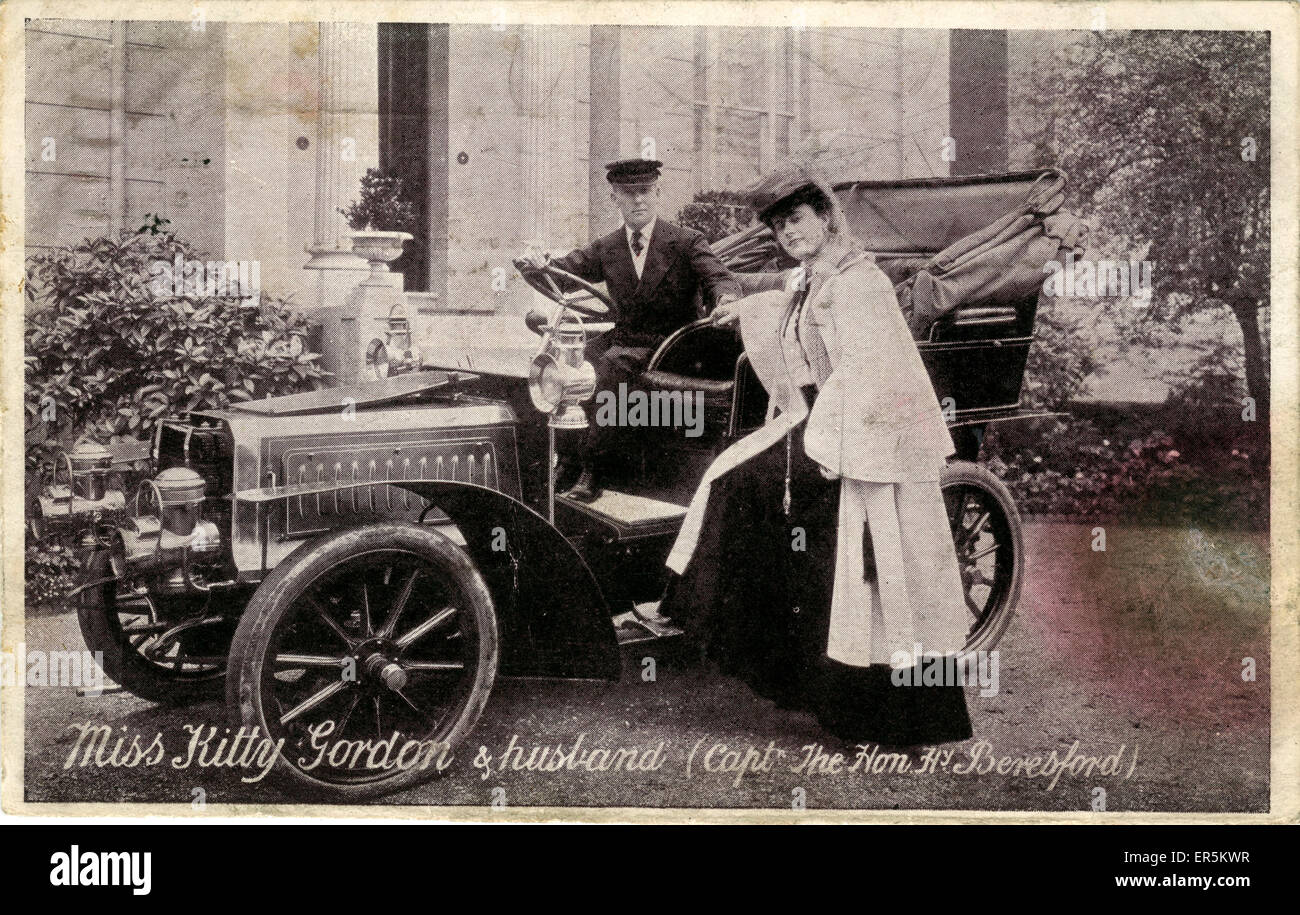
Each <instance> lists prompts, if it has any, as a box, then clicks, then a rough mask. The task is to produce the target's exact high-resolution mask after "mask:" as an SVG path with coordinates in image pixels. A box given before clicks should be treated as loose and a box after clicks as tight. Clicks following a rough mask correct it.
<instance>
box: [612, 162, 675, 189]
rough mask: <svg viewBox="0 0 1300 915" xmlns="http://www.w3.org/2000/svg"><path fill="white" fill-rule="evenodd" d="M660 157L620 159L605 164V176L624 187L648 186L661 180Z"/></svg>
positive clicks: (661, 166)
mask: <svg viewBox="0 0 1300 915" xmlns="http://www.w3.org/2000/svg"><path fill="white" fill-rule="evenodd" d="M663 166H664V164H663V163H662V162H660V161H659V160H658V159H620V160H618V161H617V162H611V163H609V164H608V165H606V166H605V178H606V179H608V181H609V183H610V184H617V185H620V186H622V187H648V186H649V185H652V184H654V183H655V182H656V181H658V180H659V169H661V168H663Z"/></svg>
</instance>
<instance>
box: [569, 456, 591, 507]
mask: <svg viewBox="0 0 1300 915" xmlns="http://www.w3.org/2000/svg"><path fill="white" fill-rule="evenodd" d="M599 496H600V487H599V486H597V485H596V474H595V473H594V472H593V471H592V468H591V465H589V464H584V465H583V467H582V473H580V474H578V482H576V483H574V484H573V488H572V489H570V490H569V491H568V492H566V493H564V497H565V498H566V499H573V500H574V501H575V502H595V501H596V499H597V498H599Z"/></svg>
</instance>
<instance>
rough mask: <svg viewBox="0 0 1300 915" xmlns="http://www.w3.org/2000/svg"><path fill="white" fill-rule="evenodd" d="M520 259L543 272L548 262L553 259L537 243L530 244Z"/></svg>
mask: <svg viewBox="0 0 1300 915" xmlns="http://www.w3.org/2000/svg"><path fill="white" fill-rule="evenodd" d="M519 259H520V260H521V261H525V262H527V263H528V264H531V265H532V266H533V267H534V268H535V269H537V270H541V269H542V268H543V267H545V266H546V264H547V262H548V261H549V260H550V259H551V256H550V255H549V254H547V253H546V251H545V250H544V249H543V248H542V246H541V245H539V244H537V242H531V241H530V242H528V245H527V247H525V248H524V253H523V254H521V255H520V256H519Z"/></svg>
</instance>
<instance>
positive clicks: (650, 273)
mask: <svg viewBox="0 0 1300 915" xmlns="http://www.w3.org/2000/svg"><path fill="white" fill-rule="evenodd" d="M671 232H672V230H671V229H669V228H668V225H667V224H666V223H663V222H657V223H655V230H654V234H653V235H651V236H650V250H649V251H647V252H646V255H645V269H643V270H642V271H641V281H640V282H639V283H637V287H636V294H637V295H638V296H647V295H650V294H651V293H652V292H654V291H655V287H656V286H658V285H659V281H660V280H662V279H663V278H664V274H666V273H667V272H668V255H669V253H670V252H669V248H670V247H671V244H672V239H671V238H670V237H669V233H671ZM624 247H626V246H624ZM627 258H628V264H629V265H631V263H632V253H631V252H630V251H629V252H627ZM632 273H633V275H634V276H635V275H636V270H635V269H633V271H632Z"/></svg>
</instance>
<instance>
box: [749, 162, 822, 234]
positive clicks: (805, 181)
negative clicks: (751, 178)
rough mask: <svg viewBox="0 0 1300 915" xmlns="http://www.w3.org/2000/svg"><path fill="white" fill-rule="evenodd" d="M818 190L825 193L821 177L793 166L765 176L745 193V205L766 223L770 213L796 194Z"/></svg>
mask: <svg viewBox="0 0 1300 915" xmlns="http://www.w3.org/2000/svg"><path fill="white" fill-rule="evenodd" d="M810 189H816V190H818V191H821V192H822V193H825V182H824V181H823V180H822V179H821V178H820V176H818V175H815V174H814V173H813V172H812V171H810V170H809V169H807V168H805V167H803V166H800V165H791V166H787V167H786V168H783V169H779V170H777V171H774V172H771V173H770V174H767V175H764V176H763V177H762V178H760V179H759V180H758V181H756V182H755V183H754V184H752V185H750V186H749V187H748V188H746V189H745V191H744V192H743V196H744V198H745V203H746V204H747V205H748V206H749V208H750V209H751V210H753V211H754V212H755V213H757V214H758V218H759V219H760V220H763V221H766V219H767V215H768V213H770V212H771V211H772V210H774V209H776V208H777V207H778V206H780V205H781V204H782V203H784V202H785V201H786V200H789V199H790V198H791V197H793V196H795V195H796V194H799V193H802V192H804V191H808V190H810Z"/></svg>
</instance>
